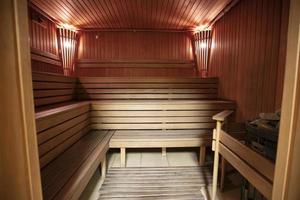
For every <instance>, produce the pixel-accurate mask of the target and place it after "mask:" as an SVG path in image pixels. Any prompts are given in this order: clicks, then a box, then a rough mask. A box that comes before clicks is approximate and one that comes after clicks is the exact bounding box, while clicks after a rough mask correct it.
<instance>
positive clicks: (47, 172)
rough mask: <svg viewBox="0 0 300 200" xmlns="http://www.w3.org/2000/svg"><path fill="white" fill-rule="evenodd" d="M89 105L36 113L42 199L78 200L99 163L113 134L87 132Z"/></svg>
mask: <svg viewBox="0 0 300 200" xmlns="http://www.w3.org/2000/svg"><path fill="white" fill-rule="evenodd" d="M89 106H90V105H89V102H78V103H74V102H72V103H69V104H68V105H65V106H60V107H57V108H54V109H48V110H46V111H41V112H37V113H36V126H37V134H38V135H37V138H38V144H39V148H38V150H39V156H40V166H41V177H42V188H43V197H44V199H78V198H79V196H80V194H81V192H82V191H83V190H84V188H85V186H86V185H87V184H88V181H89V180H90V178H91V177H92V175H93V173H94V172H95V171H96V169H97V168H98V166H99V165H100V163H101V168H102V170H101V173H102V176H103V177H104V176H105V171H106V152H107V151H108V149H109V140H110V138H111V136H112V134H113V131H104V130H91V127H90V120H89Z"/></svg>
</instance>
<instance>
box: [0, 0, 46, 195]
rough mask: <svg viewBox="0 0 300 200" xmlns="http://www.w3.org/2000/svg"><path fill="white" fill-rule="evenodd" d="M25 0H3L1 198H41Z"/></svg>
mask: <svg viewBox="0 0 300 200" xmlns="http://www.w3.org/2000/svg"><path fill="white" fill-rule="evenodd" d="M27 17H28V12H27V1H26V0H20V1H17V0H14V1H11V0H2V1H0V21H1V31H0V44H1V49H0V60H1V67H0V93H1V98H0V110H1V114H0V163H1V164H0V179H1V181H0V199H24V200H32V199H35V200H42V189H41V181H40V179H41V178H40V171H39V161H38V151H37V141H36V130H35V122H34V110H33V107H34V106H33V105H34V104H33V98H32V96H33V92H32V80H31V69H30V56H29V55H30V52H29V49H30V46H29V41H28V38H29V31H28V20H27V19H28V18H27Z"/></svg>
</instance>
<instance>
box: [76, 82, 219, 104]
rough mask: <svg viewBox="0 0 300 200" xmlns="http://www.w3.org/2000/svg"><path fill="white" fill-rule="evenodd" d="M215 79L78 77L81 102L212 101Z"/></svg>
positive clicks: (215, 87) (78, 91) (216, 88)
mask: <svg viewBox="0 0 300 200" xmlns="http://www.w3.org/2000/svg"><path fill="white" fill-rule="evenodd" d="M217 94H218V79H217V78H205V79H203V78H192V77H183V78H161V77H156V78H148V77H146V78H137V77H135V78H132V77H131V78H130V77H128V78H123V77H79V78H78V82H77V95H78V98H79V99H82V100H181V99H185V100H187V99H189V100H200V99H216V98H217V96H218V95H217Z"/></svg>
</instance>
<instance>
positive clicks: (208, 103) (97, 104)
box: [91, 100, 234, 111]
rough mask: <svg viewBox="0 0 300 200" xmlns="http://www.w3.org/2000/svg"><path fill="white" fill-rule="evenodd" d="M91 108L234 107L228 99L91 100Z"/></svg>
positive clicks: (170, 108)
mask: <svg viewBox="0 0 300 200" xmlns="http://www.w3.org/2000/svg"><path fill="white" fill-rule="evenodd" d="M91 109H92V110H104V111H105V110H106V111H108V110H128V111H130V110H132V111H137V110H142V111H146V110H221V109H234V103H233V102H230V101H194V102H191V101H184V100H181V101H179V100H176V101H175V100H172V101H152V102H151V101H144V102H142V101H140V102H134V103H133V102H128V101H123V102H121V101H115V102H114V101H102V102H100V101H93V102H92V104H91Z"/></svg>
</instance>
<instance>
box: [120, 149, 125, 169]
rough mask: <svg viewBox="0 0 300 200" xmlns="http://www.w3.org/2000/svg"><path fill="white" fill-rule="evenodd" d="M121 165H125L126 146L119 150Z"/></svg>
mask: <svg viewBox="0 0 300 200" xmlns="http://www.w3.org/2000/svg"><path fill="white" fill-rule="evenodd" d="M120 158H121V167H126V148H124V147H123V148H121V150H120Z"/></svg>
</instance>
